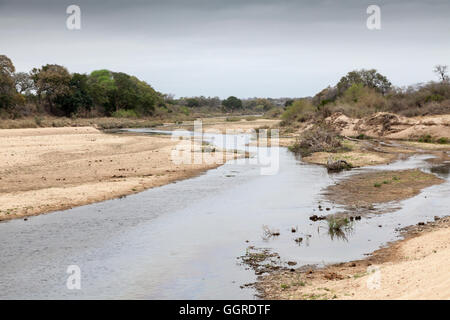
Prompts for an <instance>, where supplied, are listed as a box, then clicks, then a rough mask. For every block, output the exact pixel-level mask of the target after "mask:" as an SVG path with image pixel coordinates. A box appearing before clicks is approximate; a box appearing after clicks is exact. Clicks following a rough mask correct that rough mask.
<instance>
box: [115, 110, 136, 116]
mask: <svg viewBox="0 0 450 320" xmlns="http://www.w3.org/2000/svg"><path fill="white" fill-rule="evenodd" d="M112 116H113V117H114V118H138V115H137V113H136V111H134V110H125V109H119V110H117V111H114V112H113V113H112Z"/></svg>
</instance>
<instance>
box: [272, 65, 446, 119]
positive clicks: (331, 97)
mask: <svg viewBox="0 0 450 320" xmlns="http://www.w3.org/2000/svg"><path fill="white" fill-rule="evenodd" d="M444 67H445V66H436V68H435V71H436V72H437V70H438V69H439V70H442V68H444ZM445 70H446V69H445V68H444V74H440V73H438V74H439V80H440V81H439V82H434V81H431V82H429V83H425V84H417V85H413V86H409V87H406V88H399V87H394V86H392V84H391V82H390V81H389V80H388V79H387V78H386V77H385V76H383V75H382V74H380V73H379V72H377V71H376V70H374V69H371V70H364V69H362V70H355V71H351V72H349V73H348V74H347V75H345V76H344V77H342V78H341V79H340V81H339V82H338V83H337V84H336V85H335V86H332V87H331V86H330V87H327V88H325V89H323V90H322V91H320V92H319V93H317V94H316V95H315V96H314V97H310V98H304V99H300V100H296V101H293V102H292V103H291V104H290V105H288V106H287V107H286V110H285V112H284V113H283V114H282V116H281V119H282V120H283V122H282V125H284V126H298V125H299V124H300V123H302V122H306V121H308V120H316V121H320V120H322V119H324V118H327V117H329V116H331V115H332V114H334V113H337V112H339V113H342V114H344V115H346V116H348V117H352V118H361V117H365V116H369V115H372V114H374V113H377V112H391V113H396V114H399V115H402V116H406V117H413V116H421V115H433V114H448V113H450V82H449V79H448V76H447V73H446V71H445Z"/></svg>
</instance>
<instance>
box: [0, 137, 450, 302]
mask: <svg viewBox="0 0 450 320" xmlns="http://www.w3.org/2000/svg"><path fill="white" fill-rule="evenodd" d="M139 131H145V130H139ZM216 136H217V135H216ZM218 137H219V138H220V136H218ZM208 138H209V139H210V141H212V138H213V137H212V136H209V137H208ZM213 143H215V144H217V141H215V142H214V141H213ZM240 147H242V146H240ZM251 151H254V149H252V150H251ZM426 158H427V156H413V157H411V158H410V159H408V160H406V161H398V162H396V163H393V164H391V165H385V166H378V167H372V168H370V169H368V168H361V169H356V170H352V171H350V172H344V173H340V174H331V175H330V174H328V173H327V171H326V170H325V169H324V168H322V167H320V166H314V165H308V164H304V163H302V162H301V161H299V160H298V159H296V157H295V156H294V155H293V154H292V153H290V152H289V151H287V149H285V148H280V149H279V159H280V163H279V164H280V169H279V172H278V174H276V175H268V176H264V175H261V174H260V167H259V166H257V165H252V164H249V163H247V164H238V163H236V161H230V162H228V163H226V164H225V165H223V166H221V167H219V168H217V169H214V170H210V171H208V172H206V173H205V174H203V175H201V176H199V177H196V178H192V179H188V180H184V181H180V182H177V183H172V184H169V185H166V186H162V187H159V188H154V189H150V190H147V191H144V192H141V193H139V194H135V195H131V196H128V197H125V198H121V199H115V200H110V201H104V202H101V203H97V204H93V205H88V206H82V207H78V208H74V209H71V210H66V211H64V212H54V213H51V214H47V215H40V216H36V217H32V218H30V219H29V220H28V221H26V222H25V221H23V220H14V221H9V222H4V223H0V252H1V257H0V269H1V270H2V272H1V274H0V298H3V299H9V298H25V299H29V298H38V299H41V298H61V299H67V298H75V299H77V298H88V299H92V298H139V299H148V298H152V299H166V298H172V299H221V298H226V299H239V298H249V299H252V298H254V294H255V292H254V291H253V289H251V288H245V289H241V288H240V286H241V285H243V284H245V283H249V282H253V281H255V279H256V278H255V275H254V272H253V271H252V270H246V268H245V266H242V265H240V264H239V260H238V259H237V257H239V256H241V255H244V254H245V252H246V248H247V247H248V246H250V245H252V246H255V247H265V248H271V249H273V250H274V251H276V252H278V253H279V254H280V256H281V258H282V260H285V261H296V262H297V263H298V266H300V265H305V264H319V265H320V264H326V263H332V262H340V261H350V260H354V259H358V258H362V257H363V256H364V254H366V253H370V252H372V251H374V250H376V249H377V248H379V247H380V246H382V245H384V244H386V243H387V242H389V241H392V240H395V239H396V238H398V233H397V232H396V229H397V228H399V227H403V226H407V225H411V224H415V223H417V222H419V221H424V222H426V221H430V220H432V219H433V217H434V216H444V215H448V214H449V212H448V208H449V207H450V197H449V196H448V195H449V194H450V182H449V177H448V171H447V173H445V170H437V171H436V170H434V169H432V168H431V167H430V165H429V164H428V163H427V162H425V161H424V160H425V159H426ZM416 167H420V168H423V169H424V170H427V171H433V170H434V172H435V173H436V174H437V175H440V176H442V177H443V178H444V179H446V183H444V184H441V185H438V186H433V187H430V188H427V189H425V190H424V191H423V192H422V193H421V194H419V195H418V196H416V197H414V198H411V199H407V200H404V201H401V202H400V203H397V204H388V205H391V206H392V207H401V209H397V210H394V211H393V212H391V213H387V214H383V215H373V216H369V217H368V218H363V219H362V220H361V221H358V222H356V223H355V224H354V226H353V229H352V231H351V232H350V233H348V234H347V235H346V238H347V239H336V238H335V239H334V240H332V239H331V238H330V236H329V235H328V233H327V230H326V228H325V227H326V222H324V221H321V222H311V221H310V220H309V217H310V216H311V215H312V214H319V211H318V209H317V206H318V203H319V202H320V203H321V204H322V206H323V207H327V206H329V207H330V208H331V210H330V211H326V213H327V214H328V213H336V212H339V211H340V210H341V208H339V207H333V206H332V205H329V204H327V203H326V202H325V201H323V199H322V196H321V195H320V191H321V190H322V189H323V188H324V187H326V186H327V185H329V184H331V183H334V182H335V181H337V180H339V179H342V178H343V177H345V176H347V175H350V174H355V173H358V172H362V171H368V170H380V169H384V170H386V169H387V170H398V169H405V168H416ZM320 214H325V211H324V212H323V213H320ZM264 225H267V226H269V227H270V228H274V229H278V230H279V231H280V233H281V235H280V236H279V237H275V238H271V239H269V240H265V239H263V229H262V227H263V226H264ZM379 225H381V226H382V227H381V228H380V227H379ZM292 227H298V230H299V231H298V232H297V233H291V231H290V230H291V228H292ZM299 236H302V237H304V238H305V241H304V242H303V243H302V244H301V245H298V244H297V243H296V242H295V241H294V239H295V238H296V237H299ZM246 241H249V242H248V243H247V242H246ZM69 265H78V266H79V267H80V268H81V276H82V278H81V290H68V289H67V288H66V279H67V277H68V274H67V273H66V269H67V267H68V266H69Z"/></svg>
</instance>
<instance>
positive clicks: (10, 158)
mask: <svg viewBox="0 0 450 320" xmlns="http://www.w3.org/2000/svg"><path fill="white" fill-rule="evenodd" d="M176 143H177V141H172V140H171V139H170V136H140V135H124V134H122V135H117V134H105V133H103V132H101V131H98V130H97V129H95V128H92V127H63V128H39V129H4V130H0V150H1V152H0V160H1V161H0V192H1V193H0V220H6V219H12V218H18V217H24V216H30V215H36V214H40V213H46V212H50V211H55V210H62V209H67V208H71V207H74V206H79V205H84V204H89V203H94V202H98V201H103V200H107V199H112V198H117V197H121V196H125V195H128V194H132V193H136V192H139V191H142V190H144V189H147V188H152V187H157V186H161V185H164V184H168V183H171V182H174V181H177V180H180V179H186V178H189V177H193V176H195V175H198V174H200V173H202V172H204V171H205V170H208V169H212V168H215V167H217V166H218V165H217V164H205V163H202V164H189V165H187V164H179V165H176V164H174V163H173V162H172V161H171V158H170V156H171V151H172V148H173V147H174V146H175V144H176Z"/></svg>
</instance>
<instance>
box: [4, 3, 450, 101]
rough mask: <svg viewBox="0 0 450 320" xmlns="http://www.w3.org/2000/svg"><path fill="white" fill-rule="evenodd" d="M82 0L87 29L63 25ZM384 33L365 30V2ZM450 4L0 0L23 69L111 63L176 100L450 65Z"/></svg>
mask: <svg viewBox="0 0 450 320" xmlns="http://www.w3.org/2000/svg"><path fill="white" fill-rule="evenodd" d="M70 4H77V5H79V6H80V7H81V14H82V16H81V20H82V29H81V30H77V31H70V30H68V29H67V28H66V19H67V17H68V15H67V14H66V8H67V6H68V5H70ZM370 4H376V5H379V6H380V7H381V30H368V29H367V27H366V19H367V17H368V14H367V13H366V9H367V7H368V5H370ZM449 17H450V1H449V0H435V1H417V0H408V1H400V0H390V1H376V0H372V1H357V0H354V1H351V0H343V1H331V0H316V1H313V0H311V1H299V0H297V1H295V0H278V1H275V0H247V1H246V0H240V1H238V0H164V1H163V0H156V1H136V0H129V1H114V0H111V1H101V0H97V1H85V0H82V1H75V0H69V1H49V0H42V1H21V0H19V1H17V0H15V1H12V0H6V1H4V0H0V43H1V44H2V48H1V50H0V54H6V55H7V56H9V57H10V58H11V59H12V60H13V62H14V64H15V66H16V69H17V70H18V71H29V70H30V69H31V68H33V67H38V66H41V65H43V64H47V63H57V64H61V65H64V66H66V67H67V68H68V69H69V70H70V71H71V72H81V73H89V72H91V71H92V70H95V69H103V68H106V69H110V70H113V71H122V72H126V73H129V74H133V75H136V76H137V77H138V78H140V79H143V80H145V81H147V82H148V83H150V84H151V85H152V86H153V87H154V88H155V89H157V90H159V91H161V92H164V93H173V94H175V95H176V96H178V97H180V96H194V95H205V96H220V97H227V96H229V95H236V96H238V97H241V98H245V97H253V96H260V97H284V96H293V97H299V96H309V95H314V94H315V93H317V92H318V91H319V90H321V89H322V88H324V87H326V86H328V85H334V84H335V83H336V82H337V81H338V80H339V78H340V77H341V76H342V75H344V74H345V73H347V72H348V71H350V70H353V69H357V68H376V69H378V70H379V71H380V72H381V73H383V74H385V75H386V76H387V77H388V78H389V79H390V80H391V81H392V82H393V83H394V84H395V85H398V86H404V85H409V84H413V83H417V82H426V81H429V80H433V79H435V76H434V74H433V72H432V69H433V66H434V65H436V64H448V65H450V18H449Z"/></svg>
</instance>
